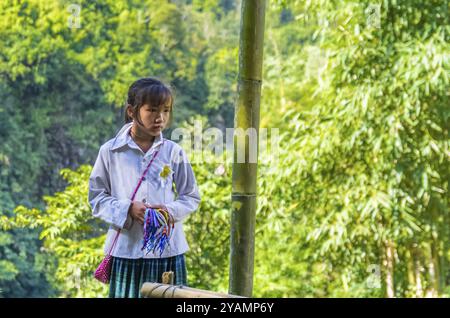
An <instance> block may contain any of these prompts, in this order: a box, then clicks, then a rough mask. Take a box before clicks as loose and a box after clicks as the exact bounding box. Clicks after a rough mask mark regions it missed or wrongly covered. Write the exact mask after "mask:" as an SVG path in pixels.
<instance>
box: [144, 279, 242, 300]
mask: <svg viewBox="0 0 450 318" xmlns="http://www.w3.org/2000/svg"><path fill="white" fill-rule="evenodd" d="M141 296H142V297H144V298H245V297H241V296H237V295H230V294H224V293H218V292H213V291H210V290H203V289H196V288H190V287H186V286H175V285H169V284H160V283H144V284H143V285H142V288H141Z"/></svg>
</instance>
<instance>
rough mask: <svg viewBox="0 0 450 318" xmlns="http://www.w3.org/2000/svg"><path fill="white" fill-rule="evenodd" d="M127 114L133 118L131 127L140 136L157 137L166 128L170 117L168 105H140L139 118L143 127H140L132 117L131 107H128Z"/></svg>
mask: <svg viewBox="0 0 450 318" xmlns="http://www.w3.org/2000/svg"><path fill="white" fill-rule="evenodd" d="M127 111H128V113H129V115H130V116H131V117H132V118H133V121H134V123H133V125H134V126H135V129H136V132H137V133H138V134H140V135H145V136H152V137H156V136H159V134H160V133H161V131H162V130H163V129H164V128H165V127H166V126H167V124H168V122H169V116H170V105H161V106H159V107H157V106H150V105H148V104H144V105H142V107H141V108H140V109H139V117H140V119H141V122H142V124H143V125H141V124H140V123H139V122H138V121H137V120H136V118H134V116H133V112H132V110H131V107H128V110H127Z"/></svg>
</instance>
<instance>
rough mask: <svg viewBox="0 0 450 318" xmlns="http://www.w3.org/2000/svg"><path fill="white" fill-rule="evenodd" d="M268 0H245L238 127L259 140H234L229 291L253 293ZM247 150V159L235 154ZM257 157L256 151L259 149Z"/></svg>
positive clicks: (235, 120)
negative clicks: (253, 153)
mask: <svg viewBox="0 0 450 318" xmlns="http://www.w3.org/2000/svg"><path fill="white" fill-rule="evenodd" d="M264 15H265V0H243V1H242V6H241V27H240V43H239V75H238V99H237V104H236V109H235V117H234V126H235V128H237V129H239V128H241V129H243V130H244V131H247V129H248V128H250V130H252V129H253V130H254V131H255V132H256V140H253V141H252V138H249V139H250V140H247V138H245V137H244V139H245V142H244V146H243V147H242V146H240V147H238V146H237V142H236V137H235V140H234V160H233V176H232V196H231V197H232V214H231V238H230V241H231V250H230V281H229V293H230V294H237V295H243V296H248V297H251V296H252V291H253V266H254V265H253V263H254V249H255V212H256V178H257V159H256V162H254V163H251V162H249V158H250V155H249V149H250V148H252V147H250V146H254V144H250V143H251V142H255V143H256V149H257V148H258V135H259V104H260V97H261V81H262V60H263V41H264V18H265V17H264ZM244 151H245V162H243V163H240V162H236V157H237V158H239V156H240V154H242V152H244ZM256 157H257V150H256Z"/></svg>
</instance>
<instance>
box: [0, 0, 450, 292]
mask: <svg viewBox="0 0 450 318" xmlns="http://www.w3.org/2000/svg"><path fill="white" fill-rule="evenodd" d="M74 4H77V5H79V7H76V6H73V5H74ZM77 8H80V10H79V11H77ZM448 12H449V3H448V1H444V0H440V1H438V0H429V1H418V0H383V1H357V2H356V1H345V0H344V1H343V0H340V1H331V0H327V1H324V0H316V1H299V0H292V1H289V0H285V1H282V0H271V1H269V2H268V6H267V12H266V31H265V48H264V80H263V91H262V102H261V128H263V127H265V128H275V127H276V128H279V130H280V143H279V152H278V158H277V160H273V158H272V160H271V161H270V160H268V159H270V158H265V157H264V156H266V155H267V154H261V156H260V160H261V162H262V163H261V164H260V166H259V168H258V175H259V178H258V206H257V229H256V255H255V278H254V284H255V286H254V295H255V296H257V297H258V296H264V297H448V296H449V294H450V269H449V267H448V263H449V260H450V249H449V238H450V236H449V221H450V216H449V195H448V185H449V175H450V169H449V157H450V149H449V145H450V142H449V126H450V125H449V117H450V109H449V101H448V97H449V90H448V84H449V45H448V43H449V30H450V29H449V17H448ZM0 14H1V17H2V19H1V20H0V48H1V50H0V98H1V100H2V103H1V104H0V226H1V228H2V231H1V232H0V297H105V296H106V295H107V291H106V288H107V287H106V286H104V285H102V284H101V283H98V282H96V281H95V280H94V279H93V278H92V272H93V270H94V269H95V268H96V266H97V264H98V263H99V261H100V260H101V258H102V252H103V251H102V246H103V242H104V238H105V237H104V234H105V231H106V226H105V225H104V224H100V223H99V222H97V221H96V220H93V218H92V217H91V211H90V208H89V205H88V202H87V182H88V176H89V173H90V169H91V165H92V164H93V162H94V160H95V158H96V156H97V153H98V149H99V147H100V145H101V144H102V143H104V142H105V141H107V140H108V139H109V138H111V137H112V136H113V135H114V134H115V132H116V131H117V130H118V129H119V128H120V127H121V125H122V114H123V113H122V109H123V105H124V102H125V98H126V92H127V88H128V86H129V85H130V84H131V83H132V82H133V81H134V80H135V79H137V78H139V77H144V76H149V75H150V76H158V77H160V78H162V79H164V80H166V81H169V82H171V83H172V84H173V85H174V86H175V88H176V102H175V108H174V114H175V118H174V123H173V125H172V127H171V128H170V129H168V130H167V131H165V132H164V134H165V137H166V138H170V133H171V130H172V129H173V128H175V127H186V128H190V127H191V125H192V123H193V120H194V119H197V120H201V121H202V122H203V127H204V128H206V127H218V128H220V129H222V130H224V129H225V128H226V127H233V118H234V101H235V95H236V87H237V83H236V78H237V71H238V65H237V60H238V43H239V21H240V1H238V0H207V1H201V0H184V1H183V0H178V1H176V0H173V1H163V0H159V1H153V0H152V1H150V0H148V1H139V0H98V1H87V0H79V1H76V3H75V2H74V1H57V0H52V1H44V0H42V1H40V0H23V1H19V0H3V1H1V2H0ZM77 23H79V25H77ZM78 26H79V27H78ZM216 159H217V158H215V157H214V156H213V154H207V158H206V159H205V160H204V162H202V163H196V164H194V165H193V167H194V170H195V173H196V176H197V181H198V184H199V187H200V192H201V194H202V199H203V201H202V203H201V206H200V208H199V211H197V212H196V213H194V214H193V215H192V216H191V217H190V218H189V219H188V220H187V221H186V232H187V235H188V240H189V243H190V246H191V250H190V252H189V253H188V254H187V262H188V271H189V272H188V280H189V283H190V285H191V286H193V287H196V288H204V289H211V290H217V291H227V288H228V261H229V217H230V211H231V206H230V205H231V170H230V169H231V165H228V164H225V165H224V166H223V167H221V164H220V160H218V161H217V160H216ZM218 168H219V169H218ZM222 168H223V169H222Z"/></svg>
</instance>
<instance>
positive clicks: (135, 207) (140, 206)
mask: <svg viewBox="0 0 450 318" xmlns="http://www.w3.org/2000/svg"><path fill="white" fill-rule="evenodd" d="M145 209H147V206H146V204H145V203H142V202H139V201H133V202H132V203H131V206H130V210H129V212H128V213H130V216H131V217H132V218H133V219H134V220H136V221H138V222H139V223H141V224H144V216H145Z"/></svg>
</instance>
